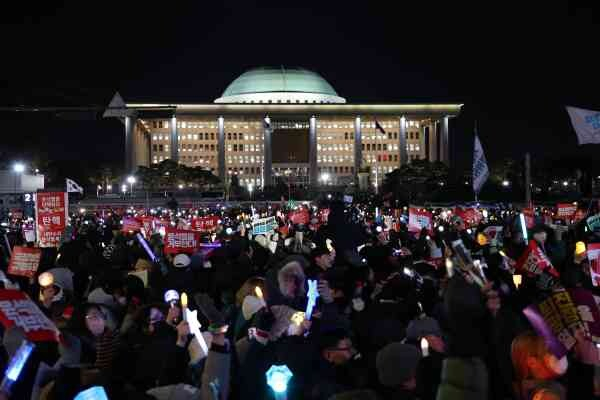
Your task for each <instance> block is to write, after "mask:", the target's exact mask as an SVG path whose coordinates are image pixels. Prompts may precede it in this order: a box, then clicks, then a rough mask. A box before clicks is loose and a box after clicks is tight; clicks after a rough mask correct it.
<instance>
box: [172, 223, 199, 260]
mask: <svg viewBox="0 0 600 400" xmlns="http://www.w3.org/2000/svg"><path fill="white" fill-rule="evenodd" d="M164 243H165V254H177V253H193V252H194V251H195V250H196V249H197V248H198V246H199V245H200V232H196V231H188V230H183V229H175V228H171V227H167V228H166V229H165V239H164Z"/></svg>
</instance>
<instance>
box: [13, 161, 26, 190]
mask: <svg viewBox="0 0 600 400" xmlns="http://www.w3.org/2000/svg"><path fill="white" fill-rule="evenodd" d="M13 171H14V172H15V195H16V194H17V177H18V176H19V175H20V174H22V173H23V172H25V164H23V163H20V162H17V163H15V165H13Z"/></svg>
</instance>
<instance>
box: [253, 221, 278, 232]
mask: <svg viewBox="0 0 600 400" xmlns="http://www.w3.org/2000/svg"><path fill="white" fill-rule="evenodd" d="M277 226H278V225H277V221H276V220H275V217H267V218H261V219H257V220H256V221H253V222H252V234H253V235H264V234H266V233H273V232H274V231H275V228H276V227H277Z"/></svg>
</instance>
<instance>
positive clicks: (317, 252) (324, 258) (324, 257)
mask: <svg viewBox="0 0 600 400" xmlns="http://www.w3.org/2000/svg"><path fill="white" fill-rule="evenodd" d="M334 261H335V253H331V252H330V251H329V250H328V249H327V248H325V247H317V248H315V249H313V251H312V252H311V253H310V267H308V268H307V269H306V276H307V278H308V279H321V278H322V276H323V274H324V273H325V272H326V271H327V270H329V269H330V268H331V267H332V266H333V262H334Z"/></svg>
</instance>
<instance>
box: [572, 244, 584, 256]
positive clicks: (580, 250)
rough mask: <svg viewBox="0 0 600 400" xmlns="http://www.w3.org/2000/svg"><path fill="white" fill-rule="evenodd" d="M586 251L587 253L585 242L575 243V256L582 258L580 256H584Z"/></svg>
mask: <svg viewBox="0 0 600 400" xmlns="http://www.w3.org/2000/svg"><path fill="white" fill-rule="evenodd" d="M585 251H586V249H585V243H583V242H577V243H575V255H576V256H580V255H582V254H584V253H585Z"/></svg>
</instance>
